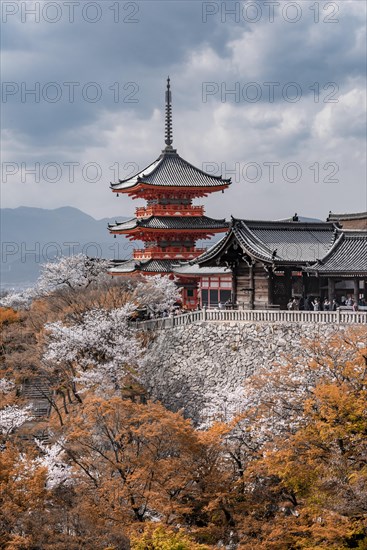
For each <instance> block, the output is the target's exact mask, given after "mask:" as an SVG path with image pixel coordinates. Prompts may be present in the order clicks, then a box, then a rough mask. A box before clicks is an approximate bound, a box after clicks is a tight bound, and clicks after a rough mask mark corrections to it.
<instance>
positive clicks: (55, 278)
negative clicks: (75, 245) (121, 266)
mask: <svg viewBox="0 0 367 550" xmlns="http://www.w3.org/2000/svg"><path fill="white" fill-rule="evenodd" d="M108 265H109V261H108V260H101V259H95V258H89V257H88V256H86V255H85V254H76V255H75V256H62V257H61V258H60V259H59V260H58V261H57V262H48V263H45V264H43V265H42V269H41V275H40V277H39V279H38V281H37V285H36V292H37V294H38V295H40V296H42V295H46V294H49V293H50V292H53V291H55V290H57V289H58V288H69V289H72V290H75V289H79V288H87V287H88V286H89V285H91V284H92V283H94V282H102V281H105V280H106V279H107V278H108V276H107V274H106V272H107V268H108Z"/></svg>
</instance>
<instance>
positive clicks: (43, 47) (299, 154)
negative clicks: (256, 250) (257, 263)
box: [1, 0, 367, 219]
mask: <svg viewBox="0 0 367 550" xmlns="http://www.w3.org/2000/svg"><path fill="white" fill-rule="evenodd" d="M1 9H2V14H1V17H2V50H3V54H2V55H3V63H2V80H3V84H2V114H3V120H2V147H3V157H2V161H3V163H2V182H1V184H2V206H3V207H11V208H14V207H17V206H21V205H22V206H37V207H43V208H57V207H59V206H66V205H70V206H75V207H77V208H80V209H81V210H83V211H85V212H87V213H89V214H91V215H92V216H94V217H95V218H102V217H116V216H119V215H121V216H130V215H132V214H133V212H134V209H135V206H137V204H136V201H135V204H133V202H132V201H131V199H129V198H127V197H121V196H120V197H119V198H116V197H115V196H114V195H113V194H112V192H111V191H110V190H109V182H110V181H111V180H115V179H116V178H117V177H118V176H119V177H120V178H124V177H127V176H129V175H131V174H132V172H133V171H137V170H138V169H142V168H144V167H145V166H146V165H148V164H150V163H151V162H152V161H153V160H154V159H155V158H157V157H158V156H159V154H160V152H161V149H162V148H163V146H164V89H165V80H166V78H167V75H170V77H171V83H172V94H173V122H174V146H175V147H176V148H177V150H178V152H179V154H180V155H181V156H183V157H184V158H185V159H186V160H188V161H190V162H192V163H193V164H195V165H196V166H198V167H200V168H203V169H206V170H207V171H209V172H212V173H214V174H218V175H219V174H222V175H223V176H227V177H229V176H231V177H232V181H233V185H232V186H231V187H230V188H229V189H228V190H227V191H226V192H225V194H216V195H213V196H211V197H208V198H207V199H205V203H206V206H207V208H206V211H207V214H208V215H211V216H213V217H220V218H221V217H227V218H228V217H229V216H230V215H231V214H232V215H234V216H236V217H243V218H274V219H276V218H280V217H285V216H289V215H292V214H293V213H294V212H298V213H299V214H302V215H304V216H311V217H321V218H323V219H324V218H325V217H326V216H327V214H328V211H329V210H331V211H333V212H350V211H362V210H366V208H367V205H366V200H367V190H366V144H365V129H366V128H365V123H366V114H365V112H366V111H365V108H366V105H365V97H366V96H365V76H366V75H365V66H366V46H365V34H366V3H365V2H364V1H363V0H340V1H335V2H323V1H319V2H315V1H314V0H313V1H311V2H309V1H308V0H299V1H297V2H288V1H282V0H279V1H277V2H272V1H270V2H264V1H244V2H237V1H236V2H235V1H227V2H216V1H210V2H201V1H197V0H188V1H181V0H174V1H169V0H166V1H156V0H151V1H149V0H146V1H140V0H139V1H126V2H125V1H115V0H103V1H97V2H92V1H91V2H89V1H86V0H79V1H69V2H66V1H46V0H45V1H41V2H33V1H18V0H17V1H5V0H4V1H3V2H2V5H1Z"/></svg>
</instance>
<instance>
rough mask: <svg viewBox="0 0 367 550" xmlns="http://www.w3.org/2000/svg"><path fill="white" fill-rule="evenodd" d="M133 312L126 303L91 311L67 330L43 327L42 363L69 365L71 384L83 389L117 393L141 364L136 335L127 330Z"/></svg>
mask: <svg viewBox="0 0 367 550" xmlns="http://www.w3.org/2000/svg"><path fill="white" fill-rule="evenodd" d="M135 308H136V306H135V305H134V304H132V303H127V304H126V305H125V306H123V307H121V308H117V309H112V310H104V309H94V310H91V311H88V312H86V313H85V314H84V315H83V316H82V319H81V321H80V322H78V323H75V324H72V325H70V326H67V325H65V324H63V323H62V322H60V321H58V322H55V323H50V324H48V325H46V327H45V328H46V330H47V331H48V342H47V347H46V351H45V354H44V360H45V361H46V362H50V363H56V364H61V363H69V364H72V365H73V366H74V369H75V373H76V375H75V381H76V382H78V383H79V384H81V385H82V386H83V387H84V388H87V387H96V388H98V389H99V391H105V390H106V389H108V390H112V391H114V390H118V389H121V387H122V385H123V380H124V379H125V377H126V375H127V374H129V375H132V376H133V377H137V376H138V374H137V373H138V370H139V365H140V364H141V361H142V352H143V348H142V345H141V343H140V341H139V339H138V334H137V332H136V331H135V330H133V329H131V328H130V326H129V319H130V316H131V314H132V313H133V312H134V311H135Z"/></svg>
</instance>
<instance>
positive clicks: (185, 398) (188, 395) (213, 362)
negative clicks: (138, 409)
mask: <svg viewBox="0 0 367 550" xmlns="http://www.w3.org/2000/svg"><path fill="white" fill-rule="evenodd" d="M333 330H343V326H342V325H339V328H336V327H333V326H330V325H327V324H317V325H316V324H310V323H309V324H297V323H289V324H287V323H274V324H272V323H230V322H227V323H225V322H223V323H222V322H219V323H213V322H212V323H205V322H202V323H197V324H191V325H186V326H183V327H175V328H170V329H165V330H162V331H157V333H156V336H155V339H154V341H153V343H152V344H151V347H152V350H151V351H152V352H153V353H151V354H150V357H151V359H150V360H149V362H148V365H147V366H146V368H145V372H144V375H143V382H144V384H145V386H146V387H147V389H148V391H149V392H150V394H151V396H152V397H153V398H157V399H159V400H161V401H162V402H163V403H164V404H165V405H166V406H167V407H168V408H170V409H171V410H179V409H184V411H185V414H186V415H187V416H189V417H191V418H193V419H197V417H198V414H199V411H201V410H202V407H203V405H204V403H205V402H207V400H208V397H207V396H208V394H209V393H211V392H213V393H215V394H216V393H218V392H220V390H221V388H223V387H228V388H229V389H230V390H232V389H233V390H234V389H236V388H238V387H240V386H242V385H243V384H245V383H246V378H247V377H248V376H250V375H251V374H253V373H255V372H256V371H257V370H258V369H259V368H260V367H261V366H263V365H270V364H272V363H273V362H274V361H279V360H283V361H285V360H286V359H285V356H286V354H289V355H291V356H293V357H294V356H297V355H301V354H302V355H304V353H305V343H304V341H305V339H315V338H318V339H324V338H326V337H327V336H328V335H329V334H331V332H333Z"/></svg>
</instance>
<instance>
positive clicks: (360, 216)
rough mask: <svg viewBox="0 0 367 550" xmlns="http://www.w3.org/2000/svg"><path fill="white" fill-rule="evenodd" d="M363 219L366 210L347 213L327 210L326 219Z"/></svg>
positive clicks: (366, 216)
mask: <svg viewBox="0 0 367 550" xmlns="http://www.w3.org/2000/svg"><path fill="white" fill-rule="evenodd" d="M365 219H367V212H351V213H349V214H335V213H334V212H329V216H328V221H339V220H365Z"/></svg>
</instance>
